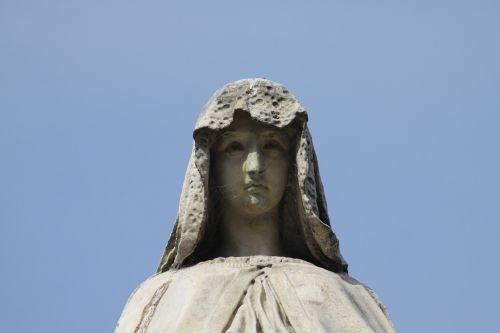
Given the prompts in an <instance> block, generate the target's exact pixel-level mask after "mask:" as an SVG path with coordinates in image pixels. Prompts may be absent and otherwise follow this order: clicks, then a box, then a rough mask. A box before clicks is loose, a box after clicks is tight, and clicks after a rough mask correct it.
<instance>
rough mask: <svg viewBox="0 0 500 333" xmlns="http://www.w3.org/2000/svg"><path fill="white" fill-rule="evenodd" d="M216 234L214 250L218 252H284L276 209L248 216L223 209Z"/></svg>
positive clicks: (237, 254)
mask: <svg viewBox="0 0 500 333" xmlns="http://www.w3.org/2000/svg"><path fill="white" fill-rule="evenodd" d="M219 235H220V238H219V241H220V243H219V245H218V251H217V254H218V255H219V256H223V257H244V256H255V255H266V256H284V251H283V249H282V247H281V240H280V233H279V214H278V209H274V210H273V211H271V212H269V213H266V214H263V215H259V216H250V217H249V216H242V214H239V213H238V212H235V211H232V210H231V209H226V211H225V212H224V214H223V216H222V221H221V224H220V234H219Z"/></svg>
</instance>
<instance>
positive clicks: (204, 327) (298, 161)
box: [116, 79, 394, 333]
mask: <svg viewBox="0 0 500 333" xmlns="http://www.w3.org/2000/svg"><path fill="white" fill-rule="evenodd" d="M136 332H149V333H154V332H158V333H164V332H165V333H167V332H215V333H219V332H233V333H246V332H255V333H257V332H264V333H271V332H296V333H299V332H304V333H305V332H318V333H320V332H325V333H326V332H343V333H349V332H394V329H393V327H392V324H391V322H390V320H389V318H388V316H387V313H386V311H385V309H384V306H383V305H382V303H381V302H380V301H379V300H378V299H377V297H376V296H375V294H374V293H373V292H372V291H371V290H370V289H369V288H367V287H366V286H364V285H362V284H361V283H359V282H357V281H356V280H354V279H352V278H351V277H350V276H349V275H348V273H347V263H346V262H345V261H344V259H343V258H342V256H341V254H340V250H339V242H338V240H337V238H336V236H335V234H334V232H333V230H332V228H331V226H330V222H329V218H328V212H327V207H326V200H325V197H324V192H323V187H322V183H321V178H320V175H319V168H318V163H317V160H316V154H315V152H314V147H313V144H312V140H311V136H310V134H309V130H308V128H307V113H306V111H305V109H304V108H303V107H302V106H301V105H300V104H299V102H298V101H297V100H296V98H295V97H294V96H293V95H292V94H291V93H290V92H289V91H288V89H286V88H285V87H283V86H282V85H280V84H277V83H275V82H272V81H269V80H265V79H246V80H240V81H236V82H233V83H229V84H227V85H225V86H224V87H222V88H221V89H220V90H218V91H217V92H216V93H215V94H214V96H213V97H212V98H211V99H210V100H209V102H208V103H207V105H206V106H205V107H204V109H203V111H202V113H201V115H200V117H199V119H198V122H197V124H196V127H195V130H194V147H193V152H192V155H191V159H190V162H189V166H188V170H187V172H186V177H185V181H184V186H183V191H182V194H181V200H180V205H179V213H178V216H177V221H176V224H175V226H174V230H173V232H172V236H171V237H170V240H169V241H168V244H167V247H166V249H165V253H164V255H163V257H162V259H161V262H160V265H159V267H158V271H157V274H156V275H154V276H153V277H151V278H150V279H148V280H146V281H145V282H144V283H143V284H141V286H139V287H138V289H137V290H136V291H135V292H134V293H133V294H132V296H131V297H130V299H129V301H128V303H127V305H126V307H125V309H124V311H123V313H122V316H121V318H120V320H119V322H118V326H117V328H116V333H136Z"/></svg>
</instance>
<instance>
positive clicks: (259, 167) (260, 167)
mask: <svg viewBox="0 0 500 333" xmlns="http://www.w3.org/2000/svg"><path fill="white" fill-rule="evenodd" d="M264 170H265V166H264V161H263V159H262V154H261V153H260V152H259V151H252V152H250V153H248V155H247V159H246V161H245V171H246V172H247V173H248V174H249V175H250V176H252V177H256V176H259V175H261V174H263V173H264Z"/></svg>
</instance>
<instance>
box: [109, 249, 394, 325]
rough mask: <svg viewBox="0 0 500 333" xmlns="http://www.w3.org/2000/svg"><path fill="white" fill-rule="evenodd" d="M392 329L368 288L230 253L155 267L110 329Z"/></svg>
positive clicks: (296, 263) (313, 269) (284, 262)
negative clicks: (182, 265)
mask: <svg viewBox="0 0 500 333" xmlns="http://www.w3.org/2000/svg"><path fill="white" fill-rule="evenodd" d="M129 332H141V333H157V332H162V333H178V332H200V333H228V332H231V333H257V332H261V333H271V332H272V333H274V332H294V333H310V332H315V333H331V332H356V333H374V332H376V333H379V332H380V333H393V332H394V328H393V327H392V324H391V322H390V320H389V318H388V316H387V314H386V313H385V311H384V310H383V308H381V307H380V301H379V300H378V299H377V297H376V296H375V295H374V294H373V292H372V291H371V290H369V289H368V288H367V287H365V286H364V285H362V284H361V283H359V282H357V281H356V280H354V279H352V278H350V277H348V276H347V275H346V274H336V273H332V272H331V271H328V270H325V269H322V268H319V267H317V266H315V265H312V264H310V263H308V262H305V261H302V260H299V259H291V258H284V257H267V256H256V257H237V258H234V257H231V258H218V259H214V260H210V261H205V262H202V263H199V264H197V265H194V266H191V267H187V268H183V269H180V270H170V271H167V272H164V273H160V274H157V275H155V276H153V277H152V278H150V279H149V280H147V281H145V282H144V283H143V284H142V285H141V286H140V287H139V288H138V290H136V292H135V293H134V294H133V295H132V296H131V298H130V299H129V301H128V303H127V306H126V307H125V310H124V312H123V314H122V317H121V318H120V321H119V324H118V326H117V329H116V331H115V333H129Z"/></svg>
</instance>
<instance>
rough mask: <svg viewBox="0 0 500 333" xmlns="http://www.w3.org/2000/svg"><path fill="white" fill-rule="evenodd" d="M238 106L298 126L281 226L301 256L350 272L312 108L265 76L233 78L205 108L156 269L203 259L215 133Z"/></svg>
mask: <svg viewBox="0 0 500 333" xmlns="http://www.w3.org/2000/svg"><path fill="white" fill-rule="evenodd" d="M235 111H241V112H247V113H248V114H249V115H250V116H251V117H252V118H253V119H255V120H257V121H259V122H262V123H264V124H267V125H272V126H276V127H278V128H285V127H287V126H292V124H293V126H295V127H296V129H297V133H296V138H295V140H294V141H295V143H296V147H295V152H294V153H295V164H294V170H295V172H294V174H293V175H292V176H293V177H291V179H290V181H289V182H290V183H289V186H288V189H289V190H288V191H287V192H286V193H285V196H284V198H283V205H282V209H281V211H282V220H283V223H285V224H286V225H285V226H284V227H283V228H282V230H281V231H282V238H283V244H284V246H285V247H286V246H287V245H288V246H293V247H294V248H291V249H287V250H289V252H290V253H293V254H294V256H296V257H297V258H302V259H305V260H308V261H311V262H313V263H315V264H316V265H318V266H321V267H324V268H326V269H328V270H331V271H334V272H347V263H346V262H345V261H344V259H343V258H342V255H341V254H340V250H339V242H338V240H337V237H336V236H335V233H334V232H333V230H332V228H331V226H330V221H329V217H328V212H327V207H326V200H325V196H324V191H323V186H322V183H321V178H320V175H319V168H318V163H317V159H316V154H315V151H314V146H313V143H312V139H311V136H310V134H309V130H308V128H307V113H306V111H305V109H304V108H303V107H302V106H301V105H300V103H299V102H298V101H297V99H296V98H295V97H294V96H293V95H292V94H291V93H290V92H289V91H288V89H286V88H285V87H284V86H282V85H281V84H278V83H275V82H272V81H269V80H266V79H245V80H240V81H235V82H232V83H229V84H227V85H225V86H223V87H222V88H221V89H219V90H218V91H217V92H216V93H215V94H214V95H213V96H212V97H211V98H210V100H209V101H208V103H207V104H206V105H205V107H204V108H203V111H202V113H201V114H200V117H199V118H198V121H197V124H196V126H195V129H194V133H193V137H194V144H193V151H192V154H191V158H190V161H189V165H188V169H187V171H186V176H185V179H184V185H183V189H182V194H181V199H180V204H179V212H178V215H177V219H176V225H175V227H174V230H173V232H172V235H171V236H170V239H169V241H168V244H167V246H166V248H165V252H164V254H163V256H162V258H161V261H160V264H159V266H158V270H157V271H158V272H164V271H167V270H169V269H171V268H180V267H185V266H186V265H192V264H195V263H197V262H199V261H202V260H198V259H197V256H196V252H197V250H198V249H199V248H200V244H202V243H203V242H204V241H206V239H207V234H210V230H211V229H210V228H215V227H214V225H213V224H214V221H210V219H211V216H210V213H209V202H210V199H211V198H210V195H209V194H210V191H209V181H208V180H209V176H210V174H209V172H210V171H209V167H210V146H211V144H212V142H213V138H214V134H215V133H217V131H221V130H223V129H224V128H226V127H228V126H229V125H230V124H231V122H232V120H233V117H234V113H235ZM205 243H206V242H205ZM207 251H209V250H207ZM207 251H205V252H207ZM205 254H206V253H205Z"/></svg>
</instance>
